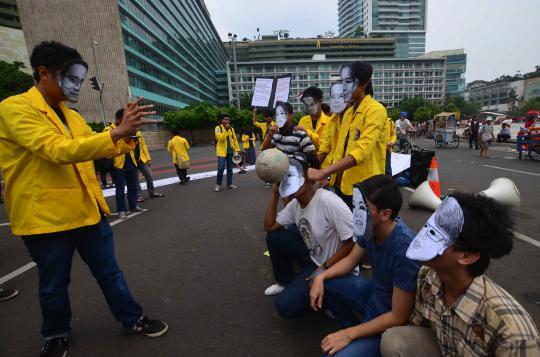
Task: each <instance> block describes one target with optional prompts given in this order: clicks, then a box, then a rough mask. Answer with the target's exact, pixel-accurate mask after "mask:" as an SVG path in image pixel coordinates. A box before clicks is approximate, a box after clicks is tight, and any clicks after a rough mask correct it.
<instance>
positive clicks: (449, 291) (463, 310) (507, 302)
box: [381, 193, 540, 357]
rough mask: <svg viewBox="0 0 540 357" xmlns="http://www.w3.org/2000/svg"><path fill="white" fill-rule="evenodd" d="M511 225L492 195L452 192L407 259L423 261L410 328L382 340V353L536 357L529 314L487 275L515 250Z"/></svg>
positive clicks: (538, 347)
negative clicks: (493, 262) (492, 263)
mask: <svg viewBox="0 0 540 357" xmlns="http://www.w3.org/2000/svg"><path fill="white" fill-rule="evenodd" d="M513 229H514V222H513V220H512V218H511V216H510V212H509V210H508V209H506V208H504V207H503V206H501V205H500V204H499V203H497V202H495V201H494V200H493V199H491V198H487V197H484V196H481V195H473V194H464V193H455V194H453V195H452V196H450V197H448V198H447V199H445V200H444V201H443V203H442V204H441V205H440V206H439V208H438V209H437V211H436V212H435V213H434V214H433V215H432V216H431V217H430V218H429V220H428V221H427V223H426V224H425V225H424V228H422V230H421V231H420V232H419V233H418V235H417V236H416V237H415V238H414V240H413V241H412V242H411V244H410V246H409V249H408V250H407V257H409V258H410V259H414V260H417V261H419V262H421V263H422V264H423V267H422V268H421V269H420V273H419V275H418V288H417V290H416V303H415V307H414V312H413V314H412V315H411V317H410V322H411V324H412V326H401V327H394V328H392V329H389V330H387V331H386V332H385V333H384V335H383V338H382V343H381V351H382V355H383V356H385V357H386V356H391V357H398V356H400V357H416V356H430V357H439V356H440V357H442V356H472V357H480V356H531V357H532V356H539V355H540V334H539V332H538V329H537V327H536V326H535V324H534V322H533V320H532V318H531V316H530V315H529V313H527V311H525V309H524V308H523V307H522V306H521V305H520V304H519V303H518V302H517V301H516V300H515V299H514V298H513V297H512V296H511V295H510V294H509V293H508V292H506V291H505V290H504V289H502V288H501V287H500V286H499V285H497V284H496V283H495V282H493V281H492V280H491V279H490V278H488V277H487V276H485V275H484V272H485V271H486V270H487V268H488V266H489V263H490V260H491V259H497V258H501V257H502V256H504V255H507V254H509V253H510V252H511V250H512V244H513V242H512V241H513V235H514V233H513Z"/></svg>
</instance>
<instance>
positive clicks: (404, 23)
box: [338, 0, 427, 58]
mask: <svg viewBox="0 0 540 357" xmlns="http://www.w3.org/2000/svg"><path fill="white" fill-rule="evenodd" d="M338 13H339V35H340V37H351V36H359V35H361V33H363V34H364V35H365V36H369V37H393V38H395V40H396V57H400V58H406V57H416V56H419V55H422V54H424V53H425V50H426V28H427V21H426V18H427V0H339V1H338Z"/></svg>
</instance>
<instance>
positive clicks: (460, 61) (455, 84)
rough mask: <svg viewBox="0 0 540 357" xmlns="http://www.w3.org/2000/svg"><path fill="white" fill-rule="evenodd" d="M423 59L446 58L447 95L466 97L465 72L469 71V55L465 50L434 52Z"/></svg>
mask: <svg viewBox="0 0 540 357" xmlns="http://www.w3.org/2000/svg"><path fill="white" fill-rule="evenodd" d="M419 57H420V58H422V57H430V58H433V57H443V58H446V95H447V96H449V97H451V96H460V97H463V96H464V95H465V72H466V71H467V54H466V53H465V50H464V49H463V48H460V49H456V50H448V51H432V52H428V53H426V54H425V55H422V56H419Z"/></svg>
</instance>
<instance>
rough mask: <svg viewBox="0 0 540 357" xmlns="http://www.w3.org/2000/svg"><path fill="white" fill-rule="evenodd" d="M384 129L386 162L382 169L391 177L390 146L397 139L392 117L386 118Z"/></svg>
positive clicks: (392, 145) (391, 146)
mask: <svg viewBox="0 0 540 357" xmlns="http://www.w3.org/2000/svg"><path fill="white" fill-rule="evenodd" d="M383 105H384V104H383ZM384 131H385V133H386V164H385V168H384V171H385V174H386V175H388V176H390V177H392V151H393V150H392V148H393V147H394V144H395V143H396V141H397V135H396V125H395V124H394V121H393V120H392V118H388V119H387V120H386V126H385V127H384Z"/></svg>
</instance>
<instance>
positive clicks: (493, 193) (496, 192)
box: [479, 177, 521, 208]
mask: <svg viewBox="0 0 540 357" xmlns="http://www.w3.org/2000/svg"><path fill="white" fill-rule="evenodd" d="M479 195H482V196H485V197H489V198H493V199H494V200H495V201H497V202H499V203H500V204H501V205H503V206H505V207H508V208H517V207H519V205H520V204H521V195H520V194H519V191H518V189H517V187H516V185H515V184H514V182H513V181H512V180H510V179H508V178H506V177H499V178H496V179H495V180H493V181H492V182H491V184H490V185H489V187H488V189H487V190H484V191H482V192H480V193H479Z"/></svg>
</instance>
